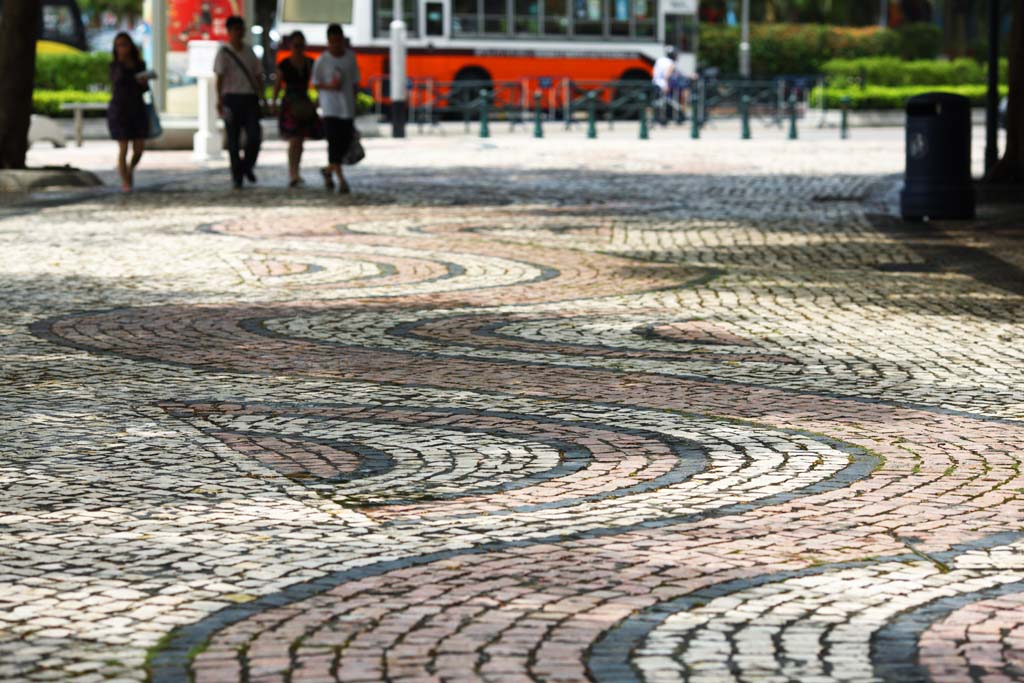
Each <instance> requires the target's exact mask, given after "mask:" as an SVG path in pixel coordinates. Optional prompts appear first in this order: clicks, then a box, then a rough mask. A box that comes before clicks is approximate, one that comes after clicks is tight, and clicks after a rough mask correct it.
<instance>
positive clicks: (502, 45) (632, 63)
mask: <svg viewBox="0 0 1024 683" xmlns="http://www.w3.org/2000/svg"><path fill="white" fill-rule="evenodd" d="M403 5H404V7H403V12H404V14H405V16H404V17H403V19H404V21H405V23H406V26H407V27H408V31H409V40H408V43H407V50H408V53H407V54H408V56H407V66H406V69H407V75H408V77H409V79H410V80H412V81H416V80H428V79H429V80H433V81H439V82H459V81H467V82H476V83H480V82H494V83H497V82H507V81H517V82H529V83H530V87H531V88H533V87H542V88H543V87H551V84H553V83H557V82H559V81H561V80H563V79H567V78H568V79H573V80H576V81H619V80H650V78H651V66H652V64H653V62H654V60H655V59H657V58H658V57H660V56H662V55H663V54H665V48H666V46H667V45H671V46H672V47H674V48H675V50H676V52H677V67H678V68H679V69H680V70H681V71H682V73H684V74H691V73H693V72H694V71H695V70H696V54H695V53H696V47H697V45H696V42H697V9H698V7H697V5H698V1H697V0H403ZM392 14H393V9H392V0H278V6H277V23H276V27H275V28H276V31H277V33H278V34H279V35H280V36H282V37H285V36H287V35H288V34H289V33H291V32H292V31H295V30H300V31H302V32H303V33H304V34H305V36H306V41H307V43H308V44H309V45H310V47H311V52H316V51H319V50H318V49H317V48H318V46H322V45H324V43H325V42H326V36H325V31H326V27H327V24H329V23H332V22H337V23H340V24H342V25H343V26H344V27H345V34H346V35H347V36H348V38H349V41H350V42H351V44H352V46H353V47H354V48H355V49H356V51H357V54H358V61H359V70H360V73H361V75H362V78H363V83H364V84H365V83H368V82H371V81H373V80H379V79H381V78H386V77H387V73H388V70H389V64H388V47H389V27H390V24H391V19H392Z"/></svg>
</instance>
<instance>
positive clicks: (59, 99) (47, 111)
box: [32, 90, 110, 116]
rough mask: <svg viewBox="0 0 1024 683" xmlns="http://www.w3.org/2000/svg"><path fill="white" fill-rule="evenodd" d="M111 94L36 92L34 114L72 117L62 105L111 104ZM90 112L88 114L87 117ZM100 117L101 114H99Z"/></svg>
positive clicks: (57, 91)
mask: <svg viewBox="0 0 1024 683" xmlns="http://www.w3.org/2000/svg"><path fill="white" fill-rule="evenodd" d="M109 101H110V93H106V92H87V91H85V90H36V91H34V92H33V93H32V113H34V114H43V115H45V116H71V115H72V113H71V112H69V111H61V108H60V105H62V104H64V103H71V102H104V103H106V102H109ZM88 114H89V112H87V115H88ZM97 115H99V114H97Z"/></svg>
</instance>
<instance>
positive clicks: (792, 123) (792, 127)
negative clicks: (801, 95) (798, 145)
mask: <svg viewBox="0 0 1024 683" xmlns="http://www.w3.org/2000/svg"><path fill="white" fill-rule="evenodd" d="M797 137H798V136H797V132H796V93H791V94H790V96H789V139H790V140H796V139H797Z"/></svg>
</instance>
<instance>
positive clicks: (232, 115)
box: [224, 95, 242, 189]
mask: <svg viewBox="0 0 1024 683" xmlns="http://www.w3.org/2000/svg"><path fill="white" fill-rule="evenodd" d="M224 107H225V108H226V109H227V113H228V117H227V121H225V122H224V123H225V128H227V134H228V157H230V159H231V182H232V183H233V184H234V186H235V188H236V189H237V188H240V187H242V159H241V157H240V155H239V153H238V147H239V140H238V139H239V137H240V136H241V134H242V125H241V116H242V112H241V111H240V109H241V107H238V106H236V101H235V98H234V97H232V96H230V95H228V96H227V97H225V98H224Z"/></svg>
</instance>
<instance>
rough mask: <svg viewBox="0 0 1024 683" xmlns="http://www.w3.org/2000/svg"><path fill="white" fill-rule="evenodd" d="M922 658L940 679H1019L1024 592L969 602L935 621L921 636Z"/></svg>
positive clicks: (995, 682)
mask: <svg viewBox="0 0 1024 683" xmlns="http://www.w3.org/2000/svg"><path fill="white" fill-rule="evenodd" d="M920 657H921V661H922V662H924V664H925V666H926V667H927V668H928V671H929V674H930V675H931V677H932V680H934V681H936V682H937V683H953V682H954V681H962V680H967V679H969V678H970V677H972V676H974V677H976V679H977V680H979V681H982V683H1008V682H1009V681H1017V680H1020V677H1021V676H1022V675H1024V593H1016V594H1011V595H1006V596H1003V597H1000V598H994V599H991V600H980V601H978V602H974V603H971V604H969V605H967V606H965V607H962V608H961V609H959V610H957V611H955V612H953V613H952V614H950V615H949V616H948V617H946V618H945V619H943V620H942V621H940V622H938V623H936V624H933V625H932V626H931V627H930V628H929V629H928V630H927V631H925V632H924V633H923V634H922V635H921V641H920ZM980 672H984V673H980Z"/></svg>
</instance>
